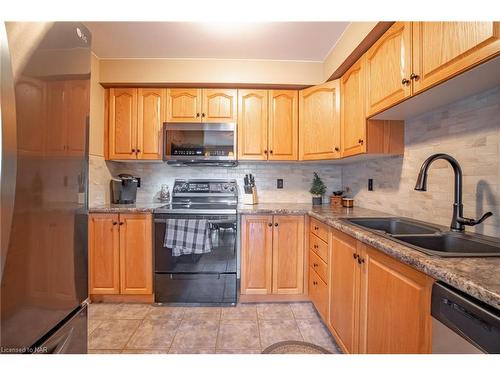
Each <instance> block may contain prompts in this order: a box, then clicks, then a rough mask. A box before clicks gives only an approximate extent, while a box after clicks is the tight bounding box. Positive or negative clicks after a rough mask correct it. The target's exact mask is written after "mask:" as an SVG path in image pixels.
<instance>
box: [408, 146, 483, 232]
mask: <svg viewBox="0 0 500 375" xmlns="http://www.w3.org/2000/svg"><path fill="white" fill-rule="evenodd" d="M438 159H443V160H446V161H448V162H449V163H450V165H451V166H452V168H453V173H454V175H455V188H454V190H455V201H454V203H453V216H452V218H451V225H450V228H451V230H452V231H456V232H463V231H464V230H465V225H477V224H479V223H481V222H482V221H484V220H485V219H487V218H488V217H489V216H491V215H492V214H491V213H487V214H485V215H484V216H483V217H482V218H481V219H480V220H474V219H468V218H464V217H463V211H464V208H463V204H462V168H461V167H460V164H459V163H458V161H457V160H456V159H455V158H453V157H452V156H450V155H448V154H434V155H431V156H429V157H428V158H427V159H426V160H425V161H424V163H423V164H422V166H421V167H420V172H419V173H418V177H417V182H416V184H415V190H417V191H426V190H427V171H428V170H429V168H430V166H431V164H432V163H433V162H434V161H435V160H438Z"/></svg>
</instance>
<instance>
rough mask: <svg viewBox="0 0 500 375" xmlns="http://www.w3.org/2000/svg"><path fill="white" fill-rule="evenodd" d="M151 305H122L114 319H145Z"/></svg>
mask: <svg viewBox="0 0 500 375" xmlns="http://www.w3.org/2000/svg"><path fill="white" fill-rule="evenodd" d="M150 309H151V305H146V304H142V303H122V304H120V305H119V307H118V308H117V310H116V311H115V315H114V319H144V318H145V317H146V315H147V314H148V313H149V310H150Z"/></svg>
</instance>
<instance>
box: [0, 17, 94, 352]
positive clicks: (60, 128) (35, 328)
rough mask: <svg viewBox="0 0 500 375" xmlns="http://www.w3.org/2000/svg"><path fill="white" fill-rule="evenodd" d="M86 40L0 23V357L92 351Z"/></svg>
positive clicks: (81, 35)
mask: <svg viewBox="0 0 500 375" xmlns="http://www.w3.org/2000/svg"><path fill="white" fill-rule="evenodd" d="M90 43H91V35H90V33H89V31H88V30H87V29H86V28H85V27H84V26H83V25H82V24H79V23H70V22H56V23H22V22H21V23H18V22H12V23H6V24H3V23H1V24H0V53H1V56H0V58H1V60H0V61H1V62H0V64H1V65H0V78H1V93H0V104H1V153H0V156H1V177H0V183H1V190H0V194H1V217H0V224H1V238H0V239H1V245H2V250H1V251H2V252H1V291H0V293H1V294H0V304H1V305H0V307H1V308H0V314H1V315H0V318H1V325H0V352H1V353H86V352H87V305H86V302H85V300H86V299H87V215H88V202H87V187H88V182H87V181H88V146H87V145H88V139H87V135H88V124H89V108H90V99H89V91H90Z"/></svg>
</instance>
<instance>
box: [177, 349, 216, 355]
mask: <svg viewBox="0 0 500 375" xmlns="http://www.w3.org/2000/svg"><path fill="white" fill-rule="evenodd" d="M168 354H215V349H200V348H171V349H170V350H169V352H168Z"/></svg>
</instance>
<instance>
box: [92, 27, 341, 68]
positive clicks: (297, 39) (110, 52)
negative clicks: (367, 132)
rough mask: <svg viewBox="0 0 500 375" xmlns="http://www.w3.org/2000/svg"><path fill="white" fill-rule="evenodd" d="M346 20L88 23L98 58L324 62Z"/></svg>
mask: <svg viewBox="0 0 500 375" xmlns="http://www.w3.org/2000/svg"><path fill="white" fill-rule="evenodd" d="M348 24H349V23H348V22H260V23H256V22H253V23H215V22H213V23H200V22H198V23H196V22H87V23H86V25H87V27H88V28H89V29H90V31H91V33H92V45H93V48H92V49H93V50H94V53H95V54H96V55H97V56H98V57H100V58H215V59H265V60H303V61H323V60H324V59H325V57H326V56H327V55H328V53H329V52H330V50H331V49H332V47H333V46H334V45H335V43H336V42H337V40H338V39H339V38H340V36H341V35H342V33H343V31H344V30H345V28H346V27H347V25H348Z"/></svg>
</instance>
